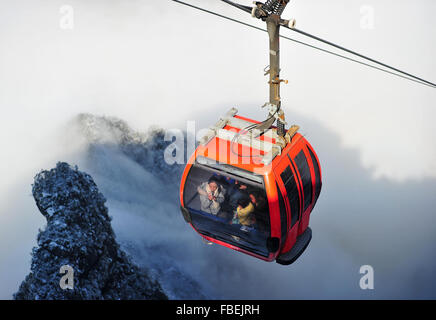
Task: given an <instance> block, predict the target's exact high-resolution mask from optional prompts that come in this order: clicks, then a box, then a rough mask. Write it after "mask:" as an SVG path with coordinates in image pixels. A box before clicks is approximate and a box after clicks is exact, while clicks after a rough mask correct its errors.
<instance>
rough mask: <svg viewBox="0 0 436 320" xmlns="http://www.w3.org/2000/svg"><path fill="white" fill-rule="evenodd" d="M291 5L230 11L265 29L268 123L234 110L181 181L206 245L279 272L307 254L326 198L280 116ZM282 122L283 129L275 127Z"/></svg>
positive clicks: (188, 215)
mask: <svg viewBox="0 0 436 320" xmlns="http://www.w3.org/2000/svg"><path fill="white" fill-rule="evenodd" d="M288 1H289V0H269V1H267V2H266V3H265V4H262V3H260V2H256V7H254V8H250V7H245V6H240V5H238V4H235V3H233V2H231V1H227V0H226V1H225V2H226V3H229V4H232V5H235V6H237V7H238V8H240V9H242V10H244V11H247V12H251V13H252V15H253V17H256V18H259V19H262V20H263V21H266V24H267V30H268V35H269V40H270V50H269V56H270V65H269V70H265V71H266V72H265V75H268V74H269V78H270V80H269V87H270V99H269V102H268V103H266V104H265V106H268V108H269V117H268V118H267V120H265V121H263V122H256V121H253V120H250V119H247V118H243V117H240V116H237V115H236V113H237V110H236V109H232V110H230V111H229V112H228V113H227V114H226V116H225V117H223V118H222V119H220V121H218V123H217V124H216V125H215V127H213V128H211V129H210V132H209V133H208V134H207V135H206V136H205V137H204V138H203V139H202V142H201V145H200V146H199V147H198V148H197V150H196V151H195V153H194V155H192V157H191V159H190V161H189V162H188V165H187V166H186V168H185V171H184V173H183V177H182V181H181V186H180V201H181V210H182V213H183V217H184V218H185V220H186V221H187V222H189V223H190V224H191V225H192V227H193V228H194V229H195V230H196V231H197V232H198V233H200V235H201V236H202V237H203V238H204V239H206V240H207V241H210V242H214V243H217V244H220V245H223V246H226V247H229V248H232V249H234V250H237V251H241V252H244V253H247V254H249V255H252V256H254V257H257V258H259V259H263V260H266V261H272V260H274V259H275V260H276V261H277V262H278V263H281V264H290V263H292V262H293V261H295V260H296V259H297V258H298V257H299V256H300V255H301V253H302V252H303V251H304V250H305V248H306V247H307V246H308V244H309V242H310V240H311V238H312V231H311V229H310V228H309V218H310V213H311V211H312V209H313V207H314V206H315V203H316V200H317V199H318V196H319V193H320V191H321V169H320V165H319V161H318V158H317V156H316V154H315V151H314V150H313V148H312V147H311V146H310V144H309V142H308V141H307V140H306V139H305V138H304V137H303V136H302V135H300V134H298V133H297V130H298V126H292V127H291V128H290V130H288V131H285V124H286V122H285V116H284V112H283V110H282V109H281V99H280V84H281V83H282V82H285V83H287V81H286V80H281V79H280V76H279V73H280V66H279V64H280V63H279V56H280V50H279V29H280V26H281V25H286V26H292V27H293V26H294V25H295V21H292V20H282V19H281V18H280V15H281V13H282V12H283V10H284V8H285V7H286V5H287V3H288ZM276 120H277V127H272V124H273V123H274V122H275V121H276Z"/></svg>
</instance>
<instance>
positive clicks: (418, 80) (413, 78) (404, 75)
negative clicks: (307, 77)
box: [171, 0, 436, 88]
mask: <svg viewBox="0 0 436 320" xmlns="http://www.w3.org/2000/svg"><path fill="white" fill-rule="evenodd" d="M171 1H174V2H177V3H179V4H182V5H185V6H188V7H191V8H193V9H196V10H200V11H203V12H206V13H209V14H211V15H214V16H217V17H220V18H223V19H226V20H229V21H232V22H235V23H238V24H242V25H244V26H247V27H250V28H253V29H256V30H259V31H263V32H268V31H267V30H265V29H263V28H260V27H257V26H254V25H252V24H249V23H246V22H243V21H240V20H237V19H234V18H230V17H227V16H225V15H222V14H219V13H216V12H213V11H210V10H207V9H204V8H200V7H197V6H194V5H192V4H189V3H186V2H183V1H179V0H171ZM225 2H226V1H225ZM284 27H286V26H284ZM286 28H288V29H290V30H293V31H295V32H297V33H300V34H302V35H304V36H308V37H310V38H312V39H315V40H318V41H321V42H323V43H326V44H328V45H331V46H334V47H336V48H338V49H340V50H344V51H346V52H348V53H351V54H354V55H357V56H359V57H361V58H364V59H367V60H369V61H371V62H373V63H376V64H379V65H382V66H383V67H386V68H389V69H391V70H394V71H396V72H398V73H396V72H392V71H389V70H386V69H383V68H380V67H377V66H374V65H371V64H369V63H366V62H363V61H359V60H356V59H353V58H350V57H347V56H344V55H342V54H339V53H336V52H333V51H330V50H327V49H323V48H320V47H317V46H315V45H312V44H309V43H306V42H303V41H300V40H296V39H293V38H290V37H287V36H284V35H280V37H281V38H283V39H286V40H289V41H292V42H295V43H298V44H301V45H304V46H306V47H309V48H312V49H316V50H318V51H321V52H324V53H328V54H331V55H334V56H337V57H339V58H343V59H346V60H348V61H352V62H355V63H358V64H361V65H364V66H366V67H370V68H373V69H375V70H378V71H382V72H385V73H388V74H391V75H394V76H397V77H400V78H403V79H406V80H409V81H413V82H416V83H419V84H422V85H425V86H428V87H431V88H436V84H434V83H432V82H429V81H427V80H424V79H421V78H419V77H416V76H414V75H411V74H409V73H407V72H404V71H401V70H398V69H396V68H393V67H391V66H388V65H386V64H384V63H381V62H378V61H377V60H374V59H371V58H369V57H366V56H364V55H361V54H359V53H357V52H354V51H352V50H349V49H346V48H343V47H341V46H339V45H336V44H334V43H332V42H329V41H327V40H323V39H321V38H319V37H316V36H314V35H311V34H309V33H306V32H304V31H302V30H299V29H295V28H289V27H286ZM400 73H402V74H400Z"/></svg>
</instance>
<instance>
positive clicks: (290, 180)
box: [280, 166, 300, 228]
mask: <svg viewBox="0 0 436 320" xmlns="http://www.w3.org/2000/svg"><path fill="white" fill-rule="evenodd" d="M280 177H281V178H282V180H283V184H284V185H285V189H286V193H287V194H288V199H289V204H290V205H291V228H292V227H293V226H294V225H295V223H296V222H297V221H298V220H299V217H300V194H299V192H298V188H297V182H296V180H295V177H294V174H293V173H292V170H291V168H290V167H289V166H288V167H286V169H285V170H284V171H283V172H282V173H281V174H280Z"/></svg>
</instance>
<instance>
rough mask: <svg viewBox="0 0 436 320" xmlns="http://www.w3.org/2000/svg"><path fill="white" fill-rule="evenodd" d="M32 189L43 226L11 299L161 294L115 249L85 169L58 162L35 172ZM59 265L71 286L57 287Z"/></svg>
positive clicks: (103, 210)
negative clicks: (69, 275)
mask: <svg viewBox="0 0 436 320" xmlns="http://www.w3.org/2000/svg"><path fill="white" fill-rule="evenodd" d="M32 193H33V196H34V198H35V201H36V204H37V206H38V208H39V210H40V211H41V213H42V214H43V215H44V217H45V218H46V219H47V226H46V228H45V229H44V230H40V232H39V234H38V238H37V240H38V246H37V247H35V248H33V250H32V264H31V272H30V274H29V275H28V276H27V277H26V279H25V280H24V281H23V283H22V284H21V286H20V288H19V290H18V292H16V293H15V294H14V298H15V299H167V296H166V295H165V294H164V293H163V291H162V289H161V286H160V284H159V283H158V282H157V281H156V280H154V279H152V278H151V277H150V276H149V275H148V274H147V272H146V271H144V270H141V269H139V268H138V267H137V266H135V265H134V264H132V262H131V261H130V259H129V258H128V256H127V255H126V254H125V253H124V252H123V251H122V250H121V249H120V246H119V244H118V243H117V242H116V240H115V234H114V232H113V230H112V227H111V223H110V221H111V218H110V217H109V215H108V209H107V207H106V206H105V201H106V199H105V198H104V196H103V195H102V194H101V193H100V192H99V190H98V188H97V186H96V184H95V183H94V181H93V179H92V177H91V176H90V175H88V174H86V173H83V172H80V171H79V170H78V168H77V167H75V168H73V167H71V166H70V165H68V164H67V163H58V164H57V166H56V168H54V169H52V170H50V171H42V172H40V173H39V174H38V175H37V176H36V177H35V182H34V184H33V189H32ZM64 265H68V266H71V267H72V268H73V270H74V288H73V289H62V288H61V285H60V281H61V278H62V276H63V275H62V274H61V273H60V269H61V267H62V266H64Z"/></svg>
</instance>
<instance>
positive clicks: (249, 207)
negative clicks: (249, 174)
mask: <svg viewBox="0 0 436 320" xmlns="http://www.w3.org/2000/svg"><path fill="white" fill-rule="evenodd" d="M221 169H222V170H216V169H215V168H209V167H208V166H204V165H200V164H194V165H193V166H192V168H191V170H190V171H189V174H188V176H187V178H186V183H185V186H184V191H183V198H184V199H183V200H184V206H185V208H186V209H188V210H189V212H190V213H191V218H192V225H193V226H194V228H195V229H197V231H198V232H200V233H202V234H203V235H206V236H209V237H212V238H215V239H217V240H220V241H224V242H227V243H230V244H232V245H234V246H237V247H239V248H242V249H245V250H247V251H250V252H253V253H256V254H259V255H262V256H265V257H267V256H268V254H269V252H268V249H267V246H266V240H267V238H268V237H269V236H270V235H271V228H270V219H269V208H268V201H267V196H266V193H265V190H264V188H263V184H259V183H253V182H250V181H249V180H247V179H236V178H235V175H232V174H226V173H225V168H221Z"/></svg>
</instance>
